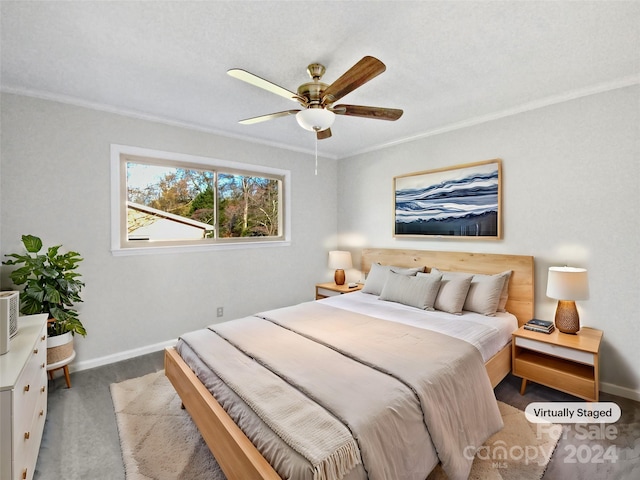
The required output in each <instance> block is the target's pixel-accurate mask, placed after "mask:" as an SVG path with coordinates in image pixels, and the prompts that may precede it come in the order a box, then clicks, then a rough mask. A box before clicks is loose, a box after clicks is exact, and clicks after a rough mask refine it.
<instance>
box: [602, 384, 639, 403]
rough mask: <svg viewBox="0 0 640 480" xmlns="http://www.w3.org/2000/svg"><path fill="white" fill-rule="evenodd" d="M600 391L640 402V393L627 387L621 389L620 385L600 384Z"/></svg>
mask: <svg viewBox="0 0 640 480" xmlns="http://www.w3.org/2000/svg"><path fill="white" fill-rule="evenodd" d="M600 391H601V392H606V393H610V394H612V395H618V396H619V397H624V398H629V399H631V400H635V401H636V402H640V391H638V390H632V389H630V388H626V387H620V386H619V385H614V384H613V383H604V382H600Z"/></svg>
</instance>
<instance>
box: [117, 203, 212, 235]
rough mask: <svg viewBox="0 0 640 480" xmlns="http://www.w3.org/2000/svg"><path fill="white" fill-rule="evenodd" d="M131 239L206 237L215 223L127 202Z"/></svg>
mask: <svg viewBox="0 0 640 480" xmlns="http://www.w3.org/2000/svg"><path fill="white" fill-rule="evenodd" d="M127 224H128V227H129V228H128V237H129V240H177V239H180V240H197V239H201V238H205V237H206V235H207V231H212V230H213V225H209V224H207V223H203V222H199V221H197V220H193V219H190V218H186V217H181V216H180V215H174V214H172V213H168V212H164V211H162V210H158V209H155V208H151V207H148V206H146V205H141V204H139V203H133V202H127Z"/></svg>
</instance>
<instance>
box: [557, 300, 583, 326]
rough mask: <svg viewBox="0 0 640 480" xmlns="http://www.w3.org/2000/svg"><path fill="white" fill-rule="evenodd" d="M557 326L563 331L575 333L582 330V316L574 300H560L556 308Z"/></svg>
mask: <svg viewBox="0 0 640 480" xmlns="http://www.w3.org/2000/svg"><path fill="white" fill-rule="evenodd" d="M555 321H556V328H557V329H558V330H560V331H561V332H562V333H570V334H573V335H575V334H576V333H578V330H580V317H579V316H578V310H577V309H576V302H574V301H573V300H558V308H556V318H555Z"/></svg>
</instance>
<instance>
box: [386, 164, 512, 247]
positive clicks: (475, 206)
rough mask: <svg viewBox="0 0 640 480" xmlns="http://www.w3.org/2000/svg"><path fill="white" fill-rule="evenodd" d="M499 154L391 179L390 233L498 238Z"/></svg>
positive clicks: (500, 217)
mask: <svg viewBox="0 0 640 480" xmlns="http://www.w3.org/2000/svg"><path fill="white" fill-rule="evenodd" d="M501 183H502V162H501V161H500V160H499V159H495V160H487V161H484V162H477V163H467V164H464V165H457V166H454V167H447V168H439V169H437V170H428V171H424V172H416V173H410V174H407V175H400V176H397V177H394V179H393V191H394V202H395V203H394V212H395V213H394V235H395V236H396V237H403V236H430V237H458V238H460V237H462V238H476V239H480V238H482V239H500V238H502V214H501V203H502V202H501V198H502V185H501Z"/></svg>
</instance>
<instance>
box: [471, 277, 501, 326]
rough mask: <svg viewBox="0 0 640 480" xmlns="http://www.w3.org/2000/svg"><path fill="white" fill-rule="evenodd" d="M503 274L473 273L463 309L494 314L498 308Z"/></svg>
mask: <svg viewBox="0 0 640 480" xmlns="http://www.w3.org/2000/svg"><path fill="white" fill-rule="evenodd" d="M504 281H505V275H504V274H498V275H474V276H473V278H472V280H471V285H470V286H469V292H467V299H466V300H465V301H464V306H463V307H462V309H463V310H467V311H469V312H476V313H481V314H482V315H487V316H494V315H495V314H496V311H497V310H498V304H499V303H500V296H501V295H502V287H504Z"/></svg>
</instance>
